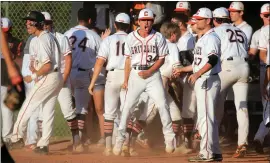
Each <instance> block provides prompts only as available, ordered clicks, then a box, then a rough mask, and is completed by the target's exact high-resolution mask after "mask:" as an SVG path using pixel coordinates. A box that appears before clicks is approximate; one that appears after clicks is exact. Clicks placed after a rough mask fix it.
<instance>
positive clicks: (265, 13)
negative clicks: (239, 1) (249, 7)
mask: <svg viewBox="0 0 270 163" xmlns="http://www.w3.org/2000/svg"><path fill="white" fill-rule="evenodd" d="M261 14H265V15H267V14H270V12H262V13H261Z"/></svg>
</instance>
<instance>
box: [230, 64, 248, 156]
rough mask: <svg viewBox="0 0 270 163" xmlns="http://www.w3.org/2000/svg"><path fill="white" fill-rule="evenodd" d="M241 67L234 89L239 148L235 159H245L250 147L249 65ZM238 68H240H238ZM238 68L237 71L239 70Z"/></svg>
mask: <svg viewBox="0 0 270 163" xmlns="http://www.w3.org/2000/svg"><path fill="white" fill-rule="evenodd" d="M240 66H241V72H239V74H238V76H240V78H239V80H238V82H237V83H235V84H234V85H233V86H232V88H233V92H234V103H235V108H236V118H237V123H238V148H237V150H236V153H235V154H234V155H233V157H235V158H238V157H244V156H245V154H246V150H247V145H248V133H249V115H248V104H247V100H248V83H247V82H248V76H249V67H248V64H247V63H246V62H245V63H239V67H240ZM237 67H238V66H237ZM237 67H236V68H235V70H237Z"/></svg>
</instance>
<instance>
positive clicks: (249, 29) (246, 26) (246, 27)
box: [234, 21, 252, 44]
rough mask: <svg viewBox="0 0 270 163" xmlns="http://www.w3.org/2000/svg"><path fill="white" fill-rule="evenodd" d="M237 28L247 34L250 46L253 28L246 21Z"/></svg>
mask: <svg viewBox="0 0 270 163" xmlns="http://www.w3.org/2000/svg"><path fill="white" fill-rule="evenodd" d="M234 26H235V25H234ZM236 27H237V28H239V29H241V30H242V31H243V32H244V33H245V35H246V37H247V40H248V44H249V43H250V39H251V36H252V27H251V26H250V25H249V24H248V23H247V22H246V21H243V22H242V23H241V24H239V25H237V26H236Z"/></svg>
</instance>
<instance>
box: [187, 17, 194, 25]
mask: <svg viewBox="0 0 270 163" xmlns="http://www.w3.org/2000/svg"><path fill="white" fill-rule="evenodd" d="M187 24H192V25H193V24H196V19H195V18H191V19H189V21H188V22H187Z"/></svg>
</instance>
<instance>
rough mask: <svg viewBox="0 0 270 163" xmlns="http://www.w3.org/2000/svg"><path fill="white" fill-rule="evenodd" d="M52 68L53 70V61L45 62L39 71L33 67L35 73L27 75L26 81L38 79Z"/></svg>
mask: <svg viewBox="0 0 270 163" xmlns="http://www.w3.org/2000/svg"><path fill="white" fill-rule="evenodd" d="M32 70H33V71H32ZM51 70H52V63H51V62H48V63H45V64H44V65H43V66H42V67H41V68H40V69H39V70H38V71H37V70H35V69H34V68H32V69H31V71H32V72H33V74H32V75H28V76H25V77H24V81H25V82H27V83H30V82H31V81H32V80H34V79H37V78H38V77H39V76H43V75H46V74H48V73H49V72H50V71H51Z"/></svg>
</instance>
